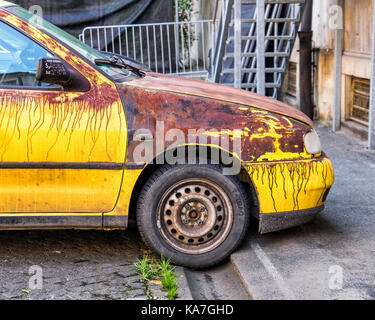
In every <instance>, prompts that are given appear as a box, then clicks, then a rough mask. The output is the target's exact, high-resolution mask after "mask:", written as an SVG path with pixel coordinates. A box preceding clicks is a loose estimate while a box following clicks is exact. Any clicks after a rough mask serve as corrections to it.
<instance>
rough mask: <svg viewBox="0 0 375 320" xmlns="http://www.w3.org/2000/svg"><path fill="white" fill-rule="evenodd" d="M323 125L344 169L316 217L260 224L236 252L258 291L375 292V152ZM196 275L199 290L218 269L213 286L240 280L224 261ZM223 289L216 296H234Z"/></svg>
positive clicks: (307, 295) (317, 295)
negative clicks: (290, 224)
mask: <svg viewBox="0 0 375 320" xmlns="http://www.w3.org/2000/svg"><path fill="white" fill-rule="evenodd" d="M317 131H318V132H319V134H320V137H321V140H322V144H323V148H324V150H325V151H326V153H327V154H328V155H329V156H330V157H331V159H332V161H333V164H334V167H335V175H336V182H335V185H334V187H333V188H332V191H331V193H330V195H329V197H328V200H327V202H326V209H325V211H324V212H323V213H322V214H320V216H319V217H318V218H317V219H315V220H314V221H312V222H310V223H308V224H305V225H303V226H300V227H296V228H292V229H289V230H285V231H280V232H276V233H272V234H268V235H259V234H257V232H256V228H255V226H254V225H253V226H252V228H251V230H250V231H249V234H248V236H247V237H246V239H245V241H244V243H243V245H242V246H241V247H240V249H239V250H238V251H237V252H236V253H234V254H233V255H232V257H231V262H232V266H233V267H234V268H235V269H236V270H237V274H238V276H239V279H240V280H241V283H242V284H243V288H245V289H246V292H248V294H249V295H250V297H251V298H254V299H374V298H375V152H370V151H368V150H367V149H366V146H365V144H363V143H360V142H358V141H357V140H355V139H353V138H351V137H349V136H348V135H346V134H344V133H337V134H335V133H332V132H331V131H330V130H329V129H328V128H325V127H323V126H322V125H317ZM193 275H194V276H193V277H190V285H191V287H192V291H193V293H194V292H199V290H197V289H199V286H200V283H202V281H199V279H204V278H205V277H211V278H212V279H214V281H213V282H211V287H213V288H221V287H226V289H225V292H234V293H233V295H234V296H233V297H236V296H235V295H236V293H237V291H234V290H235V287H237V288H238V282H233V286H232V287H229V288H228V287H227V286H228V281H227V280H226V279H225V277H226V275H225V274H222V275H221V276H218V273H217V270H216V269H212V270H204V271H200V272H198V271H195V272H194V273H193ZM215 275H216V276H215ZM243 288H241V289H239V290H240V292H242V290H243ZM222 291H223V290H220V289H218V290H217V293H218V294H216V297H218V298H228V294H226V295H225V294H224V295H222V294H220V292H222ZM193 296H194V295H193ZM198 297H199V294H198V295H197V294H196V295H195V298H198ZM200 297H202V298H204V296H202V295H200ZM207 297H208V298H210V297H215V296H213V295H212V294H211V295H207Z"/></svg>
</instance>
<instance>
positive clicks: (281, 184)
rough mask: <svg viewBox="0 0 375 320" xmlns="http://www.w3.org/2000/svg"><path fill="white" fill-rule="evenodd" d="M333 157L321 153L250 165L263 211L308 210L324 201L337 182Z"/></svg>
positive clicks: (249, 170) (248, 168)
mask: <svg viewBox="0 0 375 320" xmlns="http://www.w3.org/2000/svg"><path fill="white" fill-rule="evenodd" d="M332 168H333V167H332V163H331V160H329V159H328V158H327V157H325V156H324V157H319V158H316V159H313V160H300V161H296V162H294V161H293V162H276V163H274V164H272V165H270V164H264V163H263V164H262V163H260V164H256V165H251V166H249V167H247V168H246V170H247V172H248V173H249V175H250V176H251V179H252V181H253V183H254V185H255V189H256V191H257V194H258V199H259V205H260V213H261V214H262V213H263V214H269V213H277V212H289V213H291V214H292V213H293V212H294V211H299V210H307V209H312V208H316V207H321V206H322V205H323V198H324V194H325V193H326V191H327V190H328V189H329V188H330V187H331V186H332V185H333V182H334V172H333V169H332Z"/></svg>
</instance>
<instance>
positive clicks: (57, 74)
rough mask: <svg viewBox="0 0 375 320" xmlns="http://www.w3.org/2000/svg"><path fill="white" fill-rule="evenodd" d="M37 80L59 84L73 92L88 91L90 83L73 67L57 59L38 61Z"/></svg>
mask: <svg viewBox="0 0 375 320" xmlns="http://www.w3.org/2000/svg"><path fill="white" fill-rule="evenodd" d="M36 80H38V81H39V82H44V83H49V84H57V85H60V86H62V87H63V88H64V89H68V90H72V91H80V92H81V91H83V92H85V91H88V90H90V83H89V82H88V80H87V79H86V78H85V77H84V76H82V75H81V74H80V73H79V72H78V71H76V70H75V69H74V68H73V67H71V66H69V65H68V64H67V63H65V62H63V61H62V60H60V59H56V58H42V59H40V60H39V61H38V67H37V71H36Z"/></svg>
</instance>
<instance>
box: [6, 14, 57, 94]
mask: <svg viewBox="0 0 375 320" xmlns="http://www.w3.org/2000/svg"><path fill="white" fill-rule="evenodd" d="M47 57H53V55H52V54H51V53H49V52H48V51H47V50H45V49H44V48H43V47H41V46H40V45H39V44H37V43H36V42H34V41H33V40H31V39H29V38H28V37H26V36H25V35H24V34H22V33H21V32H19V31H17V30H16V29H14V28H12V27H10V26H9V25H7V24H6V23H4V22H2V21H0V86H16V87H49V86H50V85H49V84H46V83H40V82H38V81H37V80H36V78H35V75H36V70H37V65H38V61H39V59H41V58H47Z"/></svg>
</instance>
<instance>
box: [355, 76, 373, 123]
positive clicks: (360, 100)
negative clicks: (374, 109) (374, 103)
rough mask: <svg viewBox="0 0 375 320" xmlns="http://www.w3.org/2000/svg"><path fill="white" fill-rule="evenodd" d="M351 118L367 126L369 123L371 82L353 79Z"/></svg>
mask: <svg viewBox="0 0 375 320" xmlns="http://www.w3.org/2000/svg"><path fill="white" fill-rule="evenodd" d="M350 101H351V102H350V118H351V119H352V120H354V121H356V122H359V123H361V124H363V125H365V126H368V121H369V106H370V80H367V79H361V78H355V77H353V78H352V89H351V100H350Z"/></svg>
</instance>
